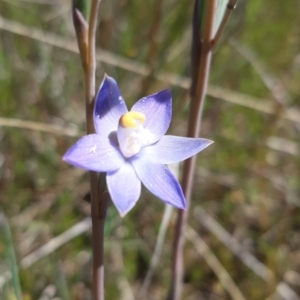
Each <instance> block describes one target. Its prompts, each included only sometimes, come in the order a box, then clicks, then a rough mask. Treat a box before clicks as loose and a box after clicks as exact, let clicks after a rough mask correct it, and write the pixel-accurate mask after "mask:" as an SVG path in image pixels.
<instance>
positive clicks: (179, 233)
mask: <svg viewBox="0 0 300 300" xmlns="http://www.w3.org/2000/svg"><path fill="white" fill-rule="evenodd" d="M206 5H207V10H206V14H205V16H206V22H205V25H204V34H203V41H202V43H201V53H200V60H199V64H200V65H199V67H198V72H196V76H195V77H194V78H192V80H194V81H195V82H196V84H194V83H193V84H192V86H193V87H194V88H193V91H192V95H191V105H190V116H189V126H188V136H189V137H198V135H199V131H200V123H201V117H202V109H203V103H204V97H205V95H206V90H207V82H208V75H209V69H210V61H211V55H212V43H211V42H212V40H213V26H214V18H215V7H216V0H210V1H207V3H206ZM195 9H196V8H195ZM195 163H196V157H192V158H190V159H188V160H186V161H185V163H184V167H183V179H182V190H183V193H184V195H185V198H186V210H178V216H177V222H176V228H175V236H174V248H173V249H174V250H173V257H172V279H171V280H172V281H171V287H170V292H169V296H168V300H179V299H180V298H181V293H182V279H183V246H184V227H185V224H186V221H187V217H188V210H189V203H190V198H191V191H192V186H193V174H194V170H195Z"/></svg>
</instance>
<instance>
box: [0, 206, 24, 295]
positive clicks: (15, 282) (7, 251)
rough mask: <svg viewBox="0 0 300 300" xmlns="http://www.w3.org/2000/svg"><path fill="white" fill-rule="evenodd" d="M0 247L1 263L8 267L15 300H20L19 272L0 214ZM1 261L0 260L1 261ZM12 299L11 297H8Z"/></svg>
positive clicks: (4, 223) (5, 226)
mask: <svg viewBox="0 0 300 300" xmlns="http://www.w3.org/2000/svg"><path fill="white" fill-rule="evenodd" d="M0 246H1V248H2V249H3V252H2V253H1V252H0V255H1V256H2V258H3V261H4V262H5V263H6V264H7V265H8V266H9V270H10V272H11V283H12V286H13V290H14V294H15V298H16V299H18V300H21V299H22V291H21V285H20V280H19V270H18V265H17V260H16V255H15V250H14V245H13V240H12V235H11V231H10V228H9V224H8V222H7V219H6V217H5V216H4V214H3V213H1V212H0ZM1 260H2V259H1ZM10 298H11V299H13V297H12V296H11V297H10Z"/></svg>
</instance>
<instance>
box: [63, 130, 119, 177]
mask: <svg viewBox="0 0 300 300" xmlns="http://www.w3.org/2000/svg"><path fill="white" fill-rule="evenodd" d="M63 160H64V161H66V162H67V163H69V164H71V165H73V166H75V167H78V168H81V169H85V170H91V171H95V172H107V171H114V170H117V169H118V168H120V167H121V166H122V165H123V164H124V163H125V161H124V158H123V156H122V154H121V153H120V151H119V149H118V148H117V147H116V145H115V144H114V142H113V140H112V139H109V138H104V137H101V136H100V135H98V134H89V135H86V136H84V137H82V138H81V139H79V140H78V142H77V143H76V144H75V145H73V146H72V147H71V148H70V149H69V150H68V151H67V152H66V154H65V155H64V157H63Z"/></svg>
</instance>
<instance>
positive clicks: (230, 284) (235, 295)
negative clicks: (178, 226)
mask: <svg viewBox="0 0 300 300" xmlns="http://www.w3.org/2000/svg"><path fill="white" fill-rule="evenodd" d="M184 234H185V237H186V238H187V239H188V240H189V241H190V242H191V243H192V244H193V246H194V247H195V249H196V251H197V252H198V253H199V254H200V255H201V256H202V257H203V258H204V260H205V261H206V263H207V264H208V265H209V267H210V268H211V269H212V270H213V272H214V273H215V274H216V276H217V277H218V279H219V281H220V283H221V284H222V286H223V288H224V289H225V290H226V291H227V292H228V294H229V295H230V296H231V298H232V299H233V300H246V298H245V297H244V295H243V294H242V292H241V291H240V290H239V288H238V287H237V285H236V284H235V282H234V281H233V279H232V278H231V277H230V275H229V274H228V272H227V271H226V269H225V268H224V267H223V266H222V264H221V263H220V261H219V260H218V259H217V258H216V256H215V255H214V254H213V252H212V251H211V250H210V249H209V247H208V245H207V244H206V243H205V242H204V241H203V239H201V237H200V236H199V235H198V234H197V232H196V231H195V230H194V229H193V228H192V227H191V226H189V225H188V224H187V226H186V228H185V233H184Z"/></svg>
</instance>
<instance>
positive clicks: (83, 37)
mask: <svg viewBox="0 0 300 300" xmlns="http://www.w3.org/2000/svg"><path fill="white" fill-rule="evenodd" d="M100 1H101V0H92V4H91V9H90V16H89V22H88V26H85V20H84V19H83V18H82V17H81V15H80V16H79V17H78V11H75V9H74V11H73V17H75V18H76V19H75V21H77V23H75V22H74V25H75V29H76V33H77V40H78V45H79V49H80V54H81V61H82V64H83V69H84V74H85V98H86V130H87V134H91V133H94V132H95V128H94V124H93V108H94V100H95V99H94V98H95V82H96V31H97V21H98V11H99V4H100ZM75 13H77V15H74V14H75ZM76 25H77V27H76ZM86 27H87V28H86ZM89 175H90V189H91V218H92V237H93V299H94V300H104V265H103V251H104V223H105V216H106V208H107V203H106V202H107V198H108V197H105V196H104V195H100V193H99V187H98V176H97V173H96V172H89Z"/></svg>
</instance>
